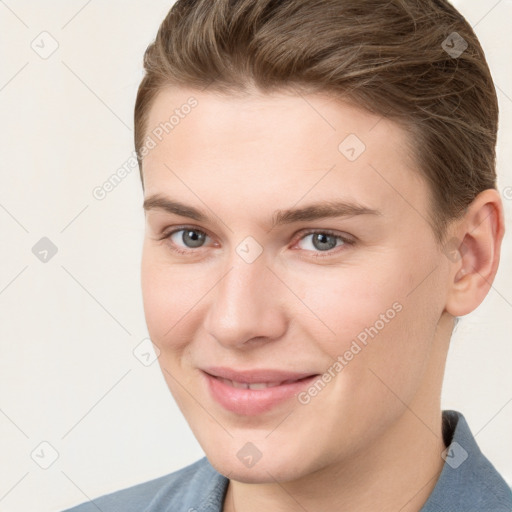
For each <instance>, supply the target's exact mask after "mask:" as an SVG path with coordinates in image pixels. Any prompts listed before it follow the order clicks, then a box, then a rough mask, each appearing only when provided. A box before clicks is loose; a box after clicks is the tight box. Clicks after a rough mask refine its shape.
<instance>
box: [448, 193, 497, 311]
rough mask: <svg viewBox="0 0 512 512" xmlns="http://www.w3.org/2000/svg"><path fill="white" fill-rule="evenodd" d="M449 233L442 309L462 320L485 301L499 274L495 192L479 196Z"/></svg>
mask: <svg viewBox="0 0 512 512" xmlns="http://www.w3.org/2000/svg"><path fill="white" fill-rule="evenodd" d="M452 233H453V236H452V237H451V238H450V240H449V241H448V242H447V243H446V244H445V245H444V247H443V249H444V253H445V254H446V256H447V258H448V259H449V261H450V272H449V280H450V281H449V283H448V286H449V289H448V295H447V302H446V306H445V309H446V311H447V312H448V313H450V314H451V315H453V316H463V315H467V314H468V313H470V312H471V311H473V310H474V309H476V308H477V306H478V305H479V304H480V303H481V302H482V301H483V300H484V298H485V296H486V295H487V293H488V292H489V289H490V288H491V285H492V283H493V281H494V277H495V276H496V272H497V270H498V264H499V260H500V249H501V241H502V240H503V235H504V233H505V225H504V218H503V205H502V202H501V198H500V195H499V193H498V192H497V190H495V189H487V190H484V191H483V192H481V193H480V194H478V196H477V197H476V198H475V199H474V200H473V202H472V203H471V204H470V205H469V207H468V208H467V211H466V213H465V215H464V217H463V218H462V219H461V220H460V221H457V227H456V228H455V230H454V231H453V232H452Z"/></svg>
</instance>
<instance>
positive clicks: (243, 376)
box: [202, 367, 319, 416]
mask: <svg viewBox="0 0 512 512" xmlns="http://www.w3.org/2000/svg"><path fill="white" fill-rule="evenodd" d="M202 374H203V375H204V377H205V380H206V383H207V386H208V389H209V392H210V394H211V396H212V398H213V399H214V400H215V401H216V402H217V403H219V404H220V405H222V406H223V407H224V408H225V409H227V410H228V411H231V412H233V413H235V414H240V415H245V416H255V415H258V414H262V413H264V412H267V411H269V410H271V409H273V408H274V407H276V406H277V405H279V404H282V403H283V402H285V401H287V400H290V399H291V398H292V397H293V396H296V395H297V394H298V393H299V392H300V391H301V390H302V389H304V388H305V387H307V386H309V385H310V384H311V383H312V382H313V380H315V379H316V378H317V377H318V376H319V374H313V373H311V372H303V373H297V372H286V371H282V370H270V369H254V370H245V371H237V370H233V369H231V368H221V367H210V368H205V369H203V370H202ZM224 379H228V380H230V381H235V382H237V383H247V384H255V383H266V384H269V385H271V386H272V387H267V388H264V389H243V388H239V387H233V386H232V385H231V384H229V383H226V382H225V380H224ZM278 383H280V384H278Z"/></svg>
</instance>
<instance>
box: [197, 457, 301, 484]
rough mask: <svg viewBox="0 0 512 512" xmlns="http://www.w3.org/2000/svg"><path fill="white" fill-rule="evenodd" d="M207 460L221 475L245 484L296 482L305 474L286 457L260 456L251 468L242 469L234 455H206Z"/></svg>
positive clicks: (295, 463)
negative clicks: (279, 458) (278, 458)
mask: <svg viewBox="0 0 512 512" xmlns="http://www.w3.org/2000/svg"><path fill="white" fill-rule="evenodd" d="M207 458H208V460H209V462H210V464H211V465H212V466H213V467H214V468H215V469H216V470H217V471H218V472H219V473H221V474H222V475H224V476H226V477H228V478H230V479H231V480H236V481H237V482H243V483H247V484H264V483H275V482H276V481H278V482H287V481H291V480H296V479H298V478H300V477H301V476H303V474H304V473H306V470H305V468H300V467H298V465H297V462H298V461H297V460H294V459H289V460H288V459H287V458H286V457H285V458H284V459H281V460H277V458H276V455H275V454H271V455H270V456H269V457H268V458H267V459H266V458H265V455H262V457H261V459H259V460H258V462H256V463H255V464H254V465H253V466H251V467H244V464H243V462H241V461H240V460H239V458H238V457H237V456H236V455H234V456H232V455H229V454H222V455H219V454H207ZM265 459H266V460H265Z"/></svg>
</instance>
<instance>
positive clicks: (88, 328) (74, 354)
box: [0, 0, 512, 512]
mask: <svg viewBox="0 0 512 512" xmlns="http://www.w3.org/2000/svg"><path fill="white" fill-rule="evenodd" d="M454 4H455V6H456V7H457V8H458V9H459V10H460V11H461V13H462V14H463V15H464V16H465V17H466V18H467V20H468V21H469V22H470V23H471V24H472V25H473V26H474V28H475V31H476V33H477V35H478V37H479V38H480V41H481V43H482V46H483V48H484V50H485V51H486V55H487V58H488V62H489V65H490V67H491V71H492V73H493V77H494V80H495V84H496V87H497V90H498V97H499V102H500V110H501V124H500V133H499V146H498V173H499V189H500V191H501V192H502V195H503V197H504V205H505V209H506V222H507V225H508V229H509V232H508V233H507V235H506V239H505V243H504V247H503V255H502V263H501V268H500V271H499V275H498V278H497V279H496V281H495V283H494V286H493V289H492V290H491V292H490V293H489V296H488V297H487V298H486V300H485V302H484V303H483V304H482V305H481V306H480V307H479V308H478V310H477V311H476V312H474V313H473V314H471V315H469V316H467V317H465V318H464V319H463V320H462V321H461V323H460V325H459V326H458V328H457V330H456V333H455V335H454V337H453V341H452V347H451V350H450V354H449V358H448V364H447V370H446V380H445V386H444V391H443V408H453V409H456V410H459V411H461V412H463V414H464V415H465V417H466V419H467V420H468V422H469V425H470V427H471V428H472V431H473V433H474V434H476V439H477V442H478V443H479V444H480V446H481V448H482V450H483V451H484V453H485V454H486V455H487V456H488V458H489V459H490V460H491V461H492V462H493V463H494V464H495V466H496V467H497V468H498V470H499V471H500V472H501V473H502V474H503V476H504V477H505V478H506V479H507V481H508V482H509V483H512V441H511V436H510V432H512V377H511V371H510V367H511V361H512V346H511V343H510V339H511V328H512V321H511V319H512V291H511V289H512V258H511V255H512V222H511V212H512V188H510V187H512V171H511V165H510V163H511V162H512V144H511V141H512V72H511V66H510V50H511V48H512V31H511V30H510V20H511V19H512V1H511V0H501V1H497V0H492V1H491V0H489V1H482V0H458V1H455V2H454ZM171 5H172V1H171V0H154V1H152V2H143V1H142V0H137V1H130V2H126V1H122V0H109V1H101V2H100V1H98V0H92V1H91V0H89V1H85V0H80V1H77V0H72V1H70V0H52V1H46V2H35V1H28V0H8V1H7V2H3V1H0V52H1V53H0V58H1V66H0V119H1V123H2V136H1V138H0V169H1V186H0V236H1V247H2V250H1V263H0V344H1V345H0V379H1V380H0V448H1V450H0V512H27V511H29V510H30V511H35V510H37V511H40V512H53V511H59V510H62V509H64V508H66V507H69V506H71V505H73V504H77V503H79V502H83V501H86V500H87V499H88V498H94V497H97V496H99V495H101V494H104V493H107V492H110V491H114V490H117V489H120V488H123V487H127V486H130V485H133V484H136V483H139V482H142V481H146V480H149V479H151V478H155V477H157V476H161V475H164V474H167V473H169V472H171V471H174V470H176V469H179V468H181V467H183V466H185V465H187V464H189V463H191V462H193V461H195V460H197V459H198V458H200V457H202V456H203V453H202V451H201V449H200V447H199V445H198V443H197V442H196V440H195V438H194V437H193V436H192V434H191V432H190V430H189V428H188V425H187V424H186V422H185V420H184V419H183V418H182V416H181V413H180V411H179V410H178V408H177V406H176V405H175V403H174V400H173V399H172V396H171V395H170V393H169V391H168V389H167V386H166V384H165V382H164V380H163V378H162V376H161V373H160V369H159V367H158V363H157V362H154V364H152V365H149V366H145V365H144V364H142V363H141V362H140V361H139V359H137V357H135V355H134V352H133V351H134V349H136V347H137V346H138V345H139V343H141V341H142V340H144V339H145V338H147V331H146V326H145V321H144V314H143V305H142V300H141V293H140V284H139V281H140V278H139V276H140V274H139V266H140V255H141V246H142V238H143V213H142V208H141V205H142V190H141V185H140V181H139V176H138V171H137V170H133V171H132V172H131V173H130V174H128V175H127V176H126V178H125V179H124V180H123V181H122V182H121V183H120V184H119V185H118V186H117V187H116V188H115V189H114V190H113V191H112V192H110V193H109V194H108V195H107V196H106V197H105V198H104V199H103V200H97V199H95V198H94V196H93V194H92V191H93V189H94V188H95V187H97V186H101V185H102V184H103V183H104V182H105V181H107V180H108V179H109V177H110V176H111V175H112V174H113V173H115V172H116V170H117V169H118V168H120V167H121V166H122V165H123V164H124V163H125V162H127V160H128V159H129V158H130V157H131V156H132V155H133V147H132V139H133V129H132V126H133V123H132V117H133V105H134V99H135V94H136V89H137V86H138V84H139V82H140V79H141V77H142V55H143V52H144V50H145V48H146V46H147V45H148V44H149V43H150V42H151V41H152V39H153V38H154V36H155V35H156V31H157V28H158V26H159V24H160V22H161V20H162V19H163V18H164V16H165V14H166V13H167V12H168V10H169V9H170V7H171ZM42 32H47V34H42V35H41V33H42ZM57 44H58V47H57V48H56V50H55V51H54V53H52V54H51V55H47V53H49V52H50V51H51V50H53V47H54V46H56V45H57ZM45 52H46V53H45ZM41 54H42V55H43V57H47V58H42V57H41V56H40V55H41ZM507 187H508V188H507ZM43 237H47V238H48V239H49V240H51V242H52V243H53V244H54V245H55V246H56V248H57V253H56V254H55V255H54V256H53V257H51V258H50V255H51V253H49V256H48V261H47V262H42V261H40V260H39V259H38V258H37V257H36V255H34V254H33V252H32V248H33V247H34V245H35V244H36V243H38V242H39V241H40V240H41V238H43ZM40 243H44V242H40ZM142 348H144V345H143V346H142ZM141 350H142V349H139V351H137V350H135V353H136V354H140V353H141ZM41 443H43V444H41ZM54 459H55V460H54ZM41 466H43V467H41ZM44 466H49V467H47V469H44Z"/></svg>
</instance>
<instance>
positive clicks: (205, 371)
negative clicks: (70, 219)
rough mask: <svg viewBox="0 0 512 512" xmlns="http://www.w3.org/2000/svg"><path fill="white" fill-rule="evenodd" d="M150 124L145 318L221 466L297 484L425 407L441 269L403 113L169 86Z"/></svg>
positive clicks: (171, 380)
mask: <svg viewBox="0 0 512 512" xmlns="http://www.w3.org/2000/svg"><path fill="white" fill-rule="evenodd" d="M191 97H193V98H194V100H192V101H191V100H190V98H191ZM187 101H188V103H189V104H192V103H193V104H194V106H193V108H183V109H182V111H181V114H182V115H180V116H178V117H179V121H176V119H177V118H176V119H175V120H174V121H176V122H175V123H174V124H173V127H172V130H171V129H168V132H169V133H168V134H166V133H165V131H163V134H162V133H161V132H162V126H163V125H162V124H161V123H165V121H169V118H170V116H172V115H173V114H174V113H175V109H176V108H178V109H179V108H181V107H180V106H183V105H185V104H187ZM159 127H160V130H159V129H158V128H159ZM147 129H148V134H149V135H150V136H151V138H152V139H154V140H156V141H157V144H156V146H155V147H153V148H151V149H150V150H149V152H148V153H147V155H146V156H145V158H144V162H143V173H144V184H145V191H144V198H145V208H146V213H145V215H146V233H145V240H144V249H143V261H142V289H143V300H144V309H145V315H146V321H147V326H148V330H149V334H150V336H151V339H152V341H153V342H154V344H155V345H156V346H157V347H158V349H159V350H160V356H159V359H158V360H159V364H160V366H161V369H162V372H163V376H164V378H165V380H166V382H167V384H168V386H169V388H170V391H171V393H172V394H173V396H174V398H175V400H176V402H177V404H178V405H179V407H180V409H181V411H182V412H183V414H184V416H185V418H186V419H187V421H188V423H189V425H190V427H191V429H192V430H193V432H194V434H195V436H196V437H197V439H198V441H199V443H200V444H201V446H202V448H203V449H204V451H205V453H206V455H207V456H208V458H209V460H210V462H211V463H212V464H213V465H214V466H215V467H216V469H217V470H218V471H220V472H221V473H223V474H225V475H229V477H230V478H233V479H235V480H240V481H245V482H268V481H272V480H273V479H274V478H276V479H279V480H281V481H287V480H292V479H299V478H301V477H304V476H306V475H309V474H312V473H313V472H316V471H319V470H322V469H324V468H328V467H331V466H333V465H336V464H342V463H343V461H346V460H349V459H350V457H353V456H355V455H356V454H358V453H361V452H362V451H364V450H365V448H366V447H367V446H369V445H370V444H372V443H377V442H379V440H381V439H383V438H384V437H385V436H386V433H387V432H389V431H390V429H392V428H393V426H394V425H396V424H397V422H398V421H399V420H400V418H401V417H402V415H403V412H404V410H405V407H411V408H414V410H415V411H421V410H426V409H427V408H428V407H429V406H430V405H431V404H432V403H433V397H435V395H436V394H437V393H438V392H439V389H438V388H439V387H440V381H439V379H438V376H436V375H433V372H432V368H435V367H438V366H439V363H440V361H441V359H442V358H441V357H440V356H439V359H437V358H438V355H436V354H437V353H438V352H437V351H436V350H437V349H434V348H433V347H434V345H435V341H436V340H437V339H438V338H439V336H440V333H439V330H438V323H439V320H440V317H442V315H443V311H444V305H445V302H444V301H445V299H446V294H445V291H444V288H443V282H444V280H445V279H446V275H447V268H448V267H447V265H446V258H445V257H444V256H443V254H442V252H441V251H440V249H439V247H438V245H437V244H436V241H435V238H434V235H433V232H432V230H431V227H430V226H429V224H428V223H427V221H426V218H427V217H428V202H429V191H428V188H427V186H426V184H425V182H424V181H423V179H422V178H421V175H420V174H419V172H418V171H417V169H414V167H413V164H412V163H411V162H410V161H409V159H408V158H407V139H406V134H405V133H404V132H403V131H402V130H401V129H400V128H399V127H398V126H397V125H395V124H394V123H392V122H390V121H389V120H386V119H383V118H379V117H377V116H374V115H372V114H370V113H368V112H366V111H364V110H360V109H358V108H357V106H353V105H349V104H348V103H343V102H340V101H339V100H338V101H335V100H333V99H332V98H330V97H328V96H326V95H320V94H314V95H309V96H304V97H301V96H298V95H291V94H285V93H284V92H283V93H279V94H277V93H276V94H272V95H261V94H256V93H254V94H248V95H246V96H236V97H234V96H222V95H216V94H214V93H212V92H208V91H206V92H198V91H196V90H187V89H176V88H174V89H169V90H164V91H162V92H160V93H159V95H158V96H157V98H156V101H155V103H154V104H153V107H152V109H151V111H150V115H149V119H148V124H147ZM155 133H157V134H159V136H158V137H155V135H154V134H155ZM158 138H160V139H161V140H160V141H158V140H157V139H158ZM152 145H153V144H152ZM249 384H250V385H249ZM397 396H399V397H400V399H397ZM434 402H435V399H434Z"/></svg>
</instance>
